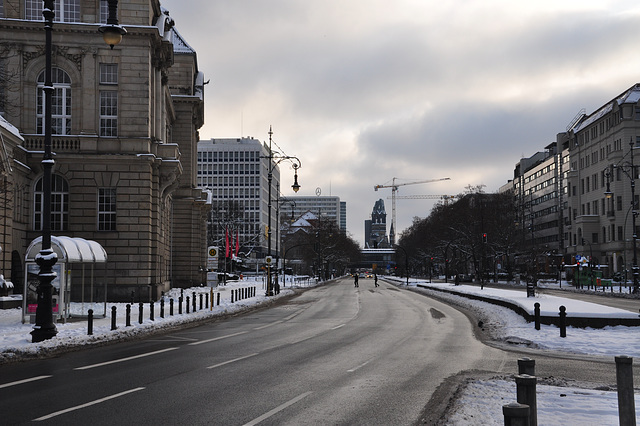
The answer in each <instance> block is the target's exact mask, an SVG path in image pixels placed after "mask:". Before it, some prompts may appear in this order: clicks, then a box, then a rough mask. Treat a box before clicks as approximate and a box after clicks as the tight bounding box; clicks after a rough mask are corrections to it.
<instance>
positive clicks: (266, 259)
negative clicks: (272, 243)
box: [264, 256, 273, 265]
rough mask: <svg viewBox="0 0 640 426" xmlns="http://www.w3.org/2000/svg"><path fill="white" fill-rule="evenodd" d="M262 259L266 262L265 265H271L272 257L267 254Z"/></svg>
mask: <svg viewBox="0 0 640 426" xmlns="http://www.w3.org/2000/svg"><path fill="white" fill-rule="evenodd" d="M264 261H265V262H266V263H267V265H271V264H272V263H273V257H271V256H267V257H265V258H264Z"/></svg>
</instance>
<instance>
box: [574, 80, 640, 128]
mask: <svg viewBox="0 0 640 426" xmlns="http://www.w3.org/2000/svg"><path fill="white" fill-rule="evenodd" d="M638 101H640V84H636V85H634V86H633V87H631V88H630V89H628V90H627V91H626V92H624V93H623V94H622V95H620V96H618V97H617V98H616V99H614V100H612V101H610V102H607V103H606V104H605V105H603V106H602V107H601V108H600V109H598V110H597V111H596V112H594V113H593V114H591V115H589V116H588V117H586V118H585V119H584V120H582V121H581V122H580V123H579V124H578V125H577V126H576V127H575V129H574V132H576V133H577V132H579V131H580V130H583V129H585V128H586V127H589V126H590V125H592V124H593V123H595V122H596V121H598V120H599V119H600V118H602V117H603V116H605V115H607V114H608V113H610V112H611V111H612V110H613V105H614V103H615V104H617V105H618V106H620V105H623V104H636V103H638Z"/></svg>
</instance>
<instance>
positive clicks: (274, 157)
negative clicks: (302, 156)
mask: <svg viewBox="0 0 640 426" xmlns="http://www.w3.org/2000/svg"><path fill="white" fill-rule="evenodd" d="M272 136H273V130H272V129H271V126H269V155H266V156H262V157H261V158H266V159H268V160H269V164H268V166H267V167H268V174H267V181H268V186H269V189H268V191H269V193H268V197H269V198H268V206H267V209H268V219H267V256H271V186H272V185H271V182H272V181H273V170H274V169H275V168H276V166H277V165H278V164H280V163H282V162H283V161H285V160H287V161H290V162H291V163H292V164H293V170H294V179H293V185H291V189H293V192H298V190H300V185H299V184H298V169H299V168H300V167H301V166H302V163H301V162H300V160H299V159H298V157H290V156H288V155H282V154H274V152H273V150H272V149H271V143H272V141H273V139H272ZM277 266H278V265H276V267H277ZM266 295H267V296H273V284H272V282H271V264H268V265H267V294H266Z"/></svg>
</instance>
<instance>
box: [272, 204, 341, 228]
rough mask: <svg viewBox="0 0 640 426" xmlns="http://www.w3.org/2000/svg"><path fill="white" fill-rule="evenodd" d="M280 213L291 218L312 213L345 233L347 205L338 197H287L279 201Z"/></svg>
mask: <svg viewBox="0 0 640 426" xmlns="http://www.w3.org/2000/svg"><path fill="white" fill-rule="evenodd" d="M281 204H282V206H283V207H281V212H282V214H283V216H284V215H290V216H291V217H296V218H297V217H300V216H302V215H303V214H304V213H306V212H312V213H313V214H314V215H315V216H317V217H319V218H321V219H329V220H332V221H334V222H336V224H337V225H338V226H339V227H340V229H341V230H343V231H345V232H346V230H347V229H346V228H347V227H346V220H347V219H346V212H347V204H346V202H345V203H343V202H341V201H340V197H336V196H331V195H328V196H327V195H317V196H313V195H310V196H300V195H296V196H287V197H286V198H283V199H281Z"/></svg>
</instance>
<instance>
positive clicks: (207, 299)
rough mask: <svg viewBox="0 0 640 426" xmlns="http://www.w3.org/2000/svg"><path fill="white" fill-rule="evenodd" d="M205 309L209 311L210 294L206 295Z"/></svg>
mask: <svg viewBox="0 0 640 426" xmlns="http://www.w3.org/2000/svg"><path fill="white" fill-rule="evenodd" d="M204 308H205V309H209V293H205V294H204Z"/></svg>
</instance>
